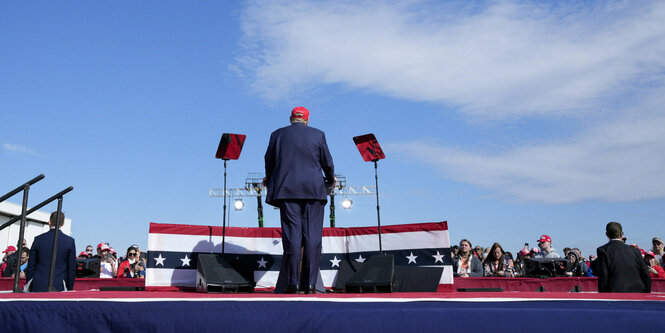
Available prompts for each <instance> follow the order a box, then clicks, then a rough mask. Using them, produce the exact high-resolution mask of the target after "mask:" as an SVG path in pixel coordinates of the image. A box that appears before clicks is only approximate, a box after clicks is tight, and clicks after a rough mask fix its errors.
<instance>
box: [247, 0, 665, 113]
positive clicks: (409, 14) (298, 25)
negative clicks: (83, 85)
mask: <svg viewBox="0 0 665 333" xmlns="http://www.w3.org/2000/svg"><path fill="white" fill-rule="evenodd" d="M243 22H244V23H243V28H244V32H245V39H244V43H245V44H244V45H245V49H244V52H243V56H241V57H239V58H238V63H239V68H242V69H244V71H243V72H244V73H245V74H246V75H247V77H248V78H250V80H251V84H252V86H253V87H254V88H255V89H256V90H257V91H259V92H260V93H261V94H262V95H263V96H264V97H266V98H269V99H280V98H284V97H285V96H288V95H289V94H293V93H295V92H296V91H302V90H303V89H305V90H306V87H307V86H308V85H312V84H316V83H324V84H342V85H345V86H348V87H352V88H357V89H365V90H369V91H374V92H377V93H381V94H387V95H390V96H394V97H398V98H403V99H407V100H412V101H428V102H435V103H441V104H445V105H449V106H454V107H457V108H458V109H459V110H460V111H461V112H465V113H467V114H473V115H478V116H482V117H484V118H486V117H492V118H505V117H516V116H517V117H519V116H524V115H534V114H536V115H543V114H544V115H548V114H549V115H551V114H557V115H560V114H562V113H578V112H580V110H585V109H589V108H594V109H595V107H596V106H597V105H598V103H605V100H606V99H607V98H608V96H613V95H616V94H626V93H631V92H633V91H634V90H635V89H636V88H635V87H636V85H638V84H640V83H644V82H649V81H650V80H652V79H653V77H654V75H657V74H662V73H663V70H664V68H665V56H663V55H664V54H665V25H664V24H662V22H665V3H663V2H648V1H647V2H639V3H636V2H603V3H602V4H599V3H592V4H589V5H570V4H565V5H559V4H557V3H556V2H555V3H553V4H543V3H541V2H535V3H534V4H531V3H528V2H511V1H498V2H489V4H488V5H486V6H480V5H478V6H477V7H473V6H469V5H468V4H467V3H466V2H459V3H453V4H452V5H451V4H449V5H444V6H439V4H438V2H434V3H429V2H423V1H412V2H405V3H402V2H382V1H379V2H371V3H368V2H364V1H363V2H341V3H340V2H302V1H296V2H279V3H274V2H265V1H261V2H254V3H252V4H251V5H250V6H249V7H248V9H247V10H246V12H245V15H244V16H243ZM639 87H640V88H644V85H639Z"/></svg>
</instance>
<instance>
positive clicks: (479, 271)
mask: <svg viewBox="0 0 665 333" xmlns="http://www.w3.org/2000/svg"><path fill="white" fill-rule="evenodd" d="M471 248H472V247H471V242H469V241H468V240H466V239H462V240H461V241H460V242H459V254H458V255H457V256H455V258H453V276H455V277H463V278H466V277H481V276H483V263H482V262H481V261H480V259H478V257H476V256H475V255H474V254H473V252H472V251H471Z"/></svg>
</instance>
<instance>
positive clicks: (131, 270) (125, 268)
mask: <svg viewBox="0 0 665 333" xmlns="http://www.w3.org/2000/svg"><path fill="white" fill-rule="evenodd" d="M139 256H140V252H139V251H137V250H136V248H134V247H132V246H130V247H129V248H127V255H125V258H126V260H124V261H123V262H121V263H120V267H118V278H138V277H139V276H140V275H141V274H140V271H141V270H144V269H145V268H143V269H142V268H141V265H140V260H139Z"/></svg>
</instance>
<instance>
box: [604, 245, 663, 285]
mask: <svg viewBox="0 0 665 333" xmlns="http://www.w3.org/2000/svg"><path fill="white" fill-rule="evenodd" d="M596 252H597V255H598V258H597V259H596V260H595V261H594V263H593V266H592V270H593V272H594V274H595V275H596V276H598V292H601V293H612V292H614V293H649V292H651V277H650V276H649V267H647V265H646V263H645V262H644V258H642V255H641V254H640V251H639V250H637V249H636V248H633V247H630V246H628V245H626V244H624V243H623V242H622V241H619V240H611V241H609V242H608V243H607V244H605V245H603V246H601V247H599V248H598V249H597V250H596Z"/></svg>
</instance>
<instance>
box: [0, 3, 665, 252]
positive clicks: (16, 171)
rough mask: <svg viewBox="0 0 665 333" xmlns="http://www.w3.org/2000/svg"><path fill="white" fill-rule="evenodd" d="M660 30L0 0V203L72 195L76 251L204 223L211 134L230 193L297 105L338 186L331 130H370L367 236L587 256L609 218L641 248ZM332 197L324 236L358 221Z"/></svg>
mask: <svg viewBox="0 0 665 333" xmlns="http://www.w3.org/2000/svg"><path fill="white" fill-rule="evenodd" d="M664 21H665V4H663V3H662V2H657V1H641V2H624V1H603V2H592V3H586V2H584V3H579V2H574V1H570V2H555V3H553V4H552V3H544V2H528V1H479V2H467V1H460V2H455V1H452V2H438V1H407V2H402V1H394V2H393V1H376V2H355V1H348V2H334V3H329V2H322V1H314V2H302V1H285V2H267V1H249V2H231V1H201V2H194V3H182V2H174V1H141V2H98V1H97V2H87V1H80V2H41V3H37V2H30V3H25V2H23V3H16V2H3V3H2V4H1V5H0V59H2V60H1V61H0V145H2V146H1V147H0V160H2V163H1V164H0V185H1V187H0V192H5V191H9V190H10V189H12V188H14V187H16V186H18V185H19V184H21V183H23V182H24V181H26V180H28V179H30V178H32V177H34V176H36V175H37V174H39V173H44V174H45V175H46V179H45V180H43V181H41V182H40V183H38V184H37V185H36V186H34V187H33V188H32V189H31V192H30V193H31V199H30V203H31V205H34V204H36V203H38V202H39V201H41V200H42V199H44V198H46V197H48V196H50V195H51V194H53V193H55V192H57V191H60V190H61V189H64V188H66V187H67V186H70V185H71V186H74V188H75V189H74V191H73V192H71V193H70V194H68V195H67V196H66V198H65V201H64V208H65V211H66V212H67V214H68V217H71V218H72V219H73V223H74V224H73V226H72V231H73V234H74V236H75V238H76V240H77V247H78V248H83V247H84V246H85V245H86V244H97V243H99V242H102V241H107V242H110V243H111V246H113V247H115V248H116V249H119V250H120V251H121V252H124V249H126V247H127V246H129V245H130V244H132V243H137V244H139V245H140V246H141V247H142V248H145V246H146V245H147V234H148V223H149V222H164V223H183V224H202V225H221V221H222V201H221V199H219V198H210V197H209V196H208V189H210V188H219V187H222V182H223V178H222V175H223V168H222V162H221V161H220V160H216V159H214V153H215V150H216V148H217V143H218V142H219V138H220V136H221V134H222V133H224V132H230V133H243V134H246V135H247V141H246V144H245V147H244V150H243V152H242V155H241V159H240V160H238V161H231V162H230V163H229V178H228V185H229V187H241V186H242V185H243V184H244V180H245V177H246V176H247V173H249V172H257V171H262V170H263V154H264V152H265V149H266V146H267V142H268V138H269V135H270V133H271V132H272V131H273V130H274V129H276V128H278V127H281V126H285V125H286V124H287V123H288V116H289V112H290V110H291V108H293V107H294V106H297V105H302V106H305V107H307V108H309V110H310V112H311V121H310V125H311V126H314V127H317V128H319V129H322V130H324V131H325V132H326V135H327V139H328V144H329V147H330V150H331V153H332V155H333V158H334V161H335V165H336V171H337V173H340V174H343V175H345V176H346V177H347V181H348V185H354V186H359V185H373V183H374V170H373V166H372V165H371V164H369V163H365V162H363V161H362V159H361V158H360V155H359V154H358V152H357V151H356V149H355V147H354V145H353V142H352V137H353V136H356V135H361V134H366V133H374V134H375V135H376V136H377V138H378V139H379V141H380V143H381V144H382V146H383V147H384V150H385V153H386V156H387V158H386V159H385V160H382V161H381V162H380V163H379V187H380V189H381V221H382V223H383V224H402V223H417V222H433V221H442V220H447V221H448V222H449V228H450V234H451V239H452V241H453V242H457V241H458V240H459V239H461V238H468V239H470V240H471V241H472V242H473V243H474V245H475V244H479V245H482V246H489V245H491V244H492V243H493V242H500V243H501V244H502V245H504V247H505V248H506V249H508V250H511V251H517V250H518V249H520V248H521V247H522V246H523V244H524V243H525V242H528V243H530V245H531V246H535V244H536V240H537V239H538V238H539V236H540V235H541V234H543V233H544V234H548V235H550V236H551V237H552V238H553V246H554V247H555V248H557V249H559V250H561V249H562V248H563V247H565V246H570V247H575V246H576V247H580V248H581V249H582V251H583V252H584V253H585V254H589V252H590V251H593V250H594V249H595V247H597V246H599V245H602V244H603V243H604V242H605V241H606V238H605V237H604V226H605V224H606V223H607V222H609V221H613V220H616V221H619V222H621V223H622V224H623V225H624V232H625V233H626V236H627V237H628V238H629V242H631V243H638V244H639V245H640V246H641V247H647V246H649V245H650V241H651V238H652V237H654V236H661V237H662V236H663V235H664V234H665V232H664V230H663V223H662V222H663V220H665V213H663V211H662V207H663V206H664V205H663V204H664V200H663V198H664V197H665V178H664V177H663V174H664V171H665V131H663V130H662V129H663V128H665V111H664V110H663V105H665V103H663V102H665V97H664V96H665V91H664V90H665V89H664V88H665V84H664V74H665V70H664V69H665V25H663V24H662V22H664ZM1 188H4V190H2V189H1ZM353 200H354V207H353V209H351V210H342V209H341V208H338V209H337V226H340V227H344V226H370V225H375V223H376V207H375V205H376V202H375V201H374V200H375V199H374V197H371V196H368V197H354V198H353ZM11 201H13V202H19V201H20V198H19V197H15V198H12V200H11ZM338 204H339V203H338ZM50 209H55V205H53V206H52V207H50V208H49V210H50ZM255 210H256V203H255V202H254V201H253V200H246V206H245V209H244V210H243V211H242V212H236V211H232V212H231V221H230V222H231V225H232V226H247V227H252V226H256V224H257V222H256V211H255ZM265 211H266V222H265V223H266V226H278V225H279V217H278V214H277V212H276V211H275V210H273V209H272V208H268V207H266V209H265ZM325 223H326V224H327V223H328V222H327V220H326V222H325Z"/></svg>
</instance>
